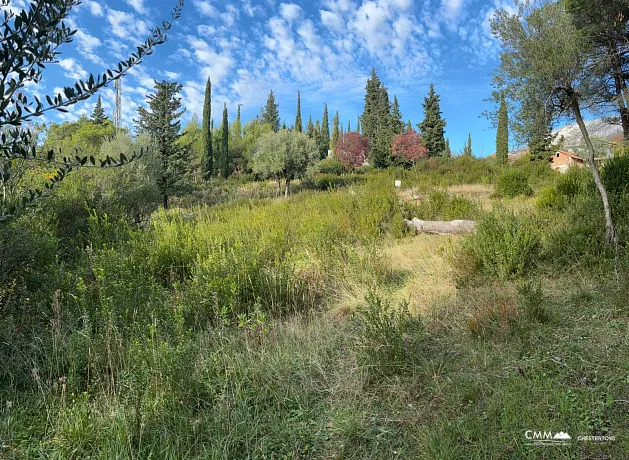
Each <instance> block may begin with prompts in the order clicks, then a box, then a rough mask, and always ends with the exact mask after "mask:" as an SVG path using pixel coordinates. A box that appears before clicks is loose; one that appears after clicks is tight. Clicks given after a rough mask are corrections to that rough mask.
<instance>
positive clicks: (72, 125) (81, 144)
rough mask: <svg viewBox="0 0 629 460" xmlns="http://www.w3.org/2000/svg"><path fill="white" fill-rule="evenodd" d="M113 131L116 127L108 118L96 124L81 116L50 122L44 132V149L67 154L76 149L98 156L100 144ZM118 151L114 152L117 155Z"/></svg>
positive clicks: (109, 136) (113, 132)
mask: <svg viewBox="0 0 629 460" xmlns="http://www.w3.org/2000/svg"><path fill="white" fill-rule="evenodd" d="M115 133H116V129H115V127H114V125H113V124H112V123H111V122H110V121H109V120H106V121H104V122H103V123H102V124H96V123H94V122H92V121H90V120H88V119H87V118H86V117H81V118H79V120H77V121H74V122H65V123H62V124H60V125H59V124H56V123H52V124H51V125H50V128H48V131H47V132H46V140H45V141H44V149H45V150H54V151H55V152H64V153H68V154H69V153H74V152H77V151H78V152H79V153H81V154H83V155H89V156H95V157H99V153H100V146H101V144H102V143H103V142H104V141H105V140H107V139H109V138H111V137H113V136H114V134H115ZM120 153H122V152H116V153H115V154H116V155H117V156H119V155H120Z"/></svg>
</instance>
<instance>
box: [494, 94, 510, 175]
mask: <svg viewBox="0 0 629 460" xmlns="http://www.w3.org/2000/svg"><path fill="white" fill-rule="evenodd" d="M496 158H497V159H498V164H501V165H503V166H506V165H507V164H508V162H509V109H508V108H507V102H506V101H505V96H504V94H501V95H500V108H499V109H498V130H497V132H496Z"/></svg>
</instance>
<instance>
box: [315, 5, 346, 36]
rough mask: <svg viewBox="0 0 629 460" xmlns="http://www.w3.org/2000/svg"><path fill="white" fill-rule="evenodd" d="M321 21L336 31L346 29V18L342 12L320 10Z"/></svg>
mask: <svg viewBox="0 0 629 460" xmlns="http://www.w3.org/2000/svg"><path fill="white" fill-rule="evenodd" d="M319 13H320V15H321V23H322V24H323V25H324V26H325V27H327V28H329V29H332V30H333V31H335V32H343V30H344V29H345V20H344V19H343V17H342V16H341V15H340V14H337V13H333V12H331V11H327V10H320V11H319Z"/></svg>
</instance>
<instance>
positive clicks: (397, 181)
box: [395, 180, 402, 188]
mask: <svg viewBox="0 0 629 460" xmlns="http://www.w3.org/2000/svg"><path fill="white" fill-rule="evenodd" d="M395 186H396V187H397V188H400V187H401V186H402V181H401V180H396V181H395Z"/></svg>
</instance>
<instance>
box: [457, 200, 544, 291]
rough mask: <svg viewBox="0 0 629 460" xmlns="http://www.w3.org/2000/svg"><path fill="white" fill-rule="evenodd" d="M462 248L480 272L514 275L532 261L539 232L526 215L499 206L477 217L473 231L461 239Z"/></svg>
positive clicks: (535, 258) (532, 262)
mask: <svg viewBox="0 0 629 460" xmlns="http://www.w3.org/2000/svg"><path fill="white" fill-rule="evenodd" d="M463 250H464V252H466V253H467V255H468V256H469V257H470V259H471V260H472V261H473V263H474V265H475V267H476V269H478V270H479V271H480V272H481V273H483V274H485V275H489V276H497V277H498V278H502V279H506V278H515V277H519V276H522V275H524V274H525V273H526V272H527V271H529V270H530V269H531V268H532V267H533V265H534V264H535V262H536V260H537V258H538V255H539V252H540V234H539V230H538V227H537V225H535V223H534V222H532V221H530V220H529V219H528V218H526V217H524V216H516V215H515V214H513V213H512V212H509V211H505V210H502V209H499V210H495V211H493V212H491V213H488V214H486V215H485V216H483V217H482V218H481V219H480V220H479V221H478V227H477V230H476V233H475V234H474V235H471V236H470V237H469V238H467V239H466V240H465V241H464V244H463Z"/></svg>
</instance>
